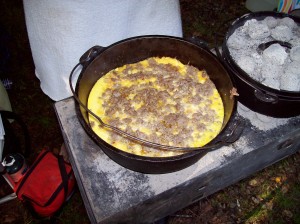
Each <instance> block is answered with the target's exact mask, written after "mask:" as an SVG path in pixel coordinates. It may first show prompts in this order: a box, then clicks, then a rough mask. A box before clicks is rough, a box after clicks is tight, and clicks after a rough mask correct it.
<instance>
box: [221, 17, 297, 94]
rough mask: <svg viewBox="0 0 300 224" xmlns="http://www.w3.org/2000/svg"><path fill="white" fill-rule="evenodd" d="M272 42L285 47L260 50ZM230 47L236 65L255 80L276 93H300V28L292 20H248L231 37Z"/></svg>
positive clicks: (268, 47)
mask: <svg viewBox="0 0 300 224" xmlns="http://www.w3.org/2000/svg"><path fill="white" fill-rule="evenodd" d="M271 41H280V42H285V43H286V44H285V45H284V46H282V45H280V44H279V43H273V44H271V45H270V46H267V45H266V46H267V47H266V48H265V49H261V48H259V45H260V44H264V43H269V42H271ZM286 45H290V47H287V46H286ZM227 47H228V49H229V52H230V55H231V57H232V58H233V60H234V61H235V62H236V63H237V65H238V66H239V67H240V68H241V69H243V70H244V71H245V73H246V74H248V75H249V76H250V77H251V78H253V79H254V80H256V81H258V82H260V83H262V84H263V85H265V86H268V87H271V88H273V89H277V90H287V91H294V92H298V91H300V68H299V65H298V64H300V26H299V25H298V24H297V23H296V22H295V21H294V20H293V19H291V18H289V17H285V18H274V17H271V16H268V17H266V18H264V19H263V20H256V19H251V20H248V21H246V22H245V24H244V25H243V26H240V27H238V28H237V29H236V30H235V31H234V33H233V34H232V35H231V36H230V37H229V38H228V41H227Z"/></svg>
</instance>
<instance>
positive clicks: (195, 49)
mask: <svg viewBox="0 0 300 224" xmlns="http://www.w3.org/2000/svg"><path fill="white" fill-rule="evenodd" d="M88 52H89V51H88ZM153 56H158V57H161V56H169V57H173V58H177V59H178V60H180V61H181V62H182V63H184V64H191V65H193V66H195V67H197V68H198V69H200V70H202V69H205V70H206V71H207V73H208V75H209V76H210V79H211V80H212V81H213V82H214V84H215V85H216V87H217V89H218V91H219V93H220V96H221V98H222V101H223V104H224V109H225V115H224V122H223V126H222V132H221V133H220V134H219V136H217V137H218V138H219V137H221V136H222V135H225V133H226V129H227V126H229V125H228V124H229V123H230V121H232V120H233V119H232V115H233V114H235V111H236V100H235V98H234V97H232V96H230V90H231V89H232V88H233V83H232V81H231V78H230V76H229V74H228V72H227V71H226V69H225V68H224V67H223V65H222V64H221V63H220V62H219V60H218V59H217V58H216V57H215V56H214V55H213V54H212V53H211V52H210V51H208V50H207V49H204V48H202V47H200V46H198V45H196V44H193V43H191V42H189V41H186V40H183V39H181V38H176V37H169V36H141V37H135V38H129V39H126V40H123V41H120V42H117V43H115V44H113V45H111V46H109V47H107V48H104V49H103V48H102V49H101V50H100V51H99V54H98V55H97V56H95V57H94V58H95V59H94V60H92V61H88V62H86V61H85V63H86V64H85V66H84V67H83V70H82V71H81V73H80V75H79V78H78V81H77V84H76V90H75V92H76V95H77V96H78V99H79V100H80V101H81V102H82V103H83V104H85V105H86V104H87V100H88V96H89V93H90V90H91V89H92V87H93V86H94V84H95V82H96V81H97V80H98V79H99V78H100V77H102V76H103V75H105V74H106V73H107V72H109V71H110V70H111V69H114V68H116V67H120V66H122V65H124V64H130V63H135V62H138V61H141V60H144V59H146V58H149V57H153ZM81 59H83V58H81ZM75 108H76V113H77V116H78V118H79V121H80V123H81V125H82V126H83V127H84V129H85V131H86V132H87V133H88V134H89V135H90V136H91V137H92V139H93V140H94V141H95V142H96V143H97V144H98V145H99V146H100V147H101V148H102V150H103V151H104V152H105V153H106V154H107V155H108V156H109V157H110V158H111V159H113V160H114V161H116V162H117V163H119V164H120V165H122V166H124V167H126V168H129V169H131V170H134V171H138V172H142V173H157V174H158V173H168V172H174V171H177V170H180V169H183V168H185V167H187V166H189V165H192V164H193V163H195V162H196V161H198V160H199V158H201V157H202V156H204V155H205V154H206V153H207V152H206V151H204V152H203V151H193V152H188V153H184V154H182V155H179V156H172V157H167V158H153V157H144V156H137V155H133V154H130V153H127V152H123V151H121V150H119V149H116V148H114V147H112V146H111V145H109V144H107V143H106V142H104V141H103V140H102V139H101V138H99V137H98V136H97V135H96V134H95V133H94V132H93V131H92V129H91V128H90V126H89V121H88V113H87V112H86V110H85V109H84V108H83V107H82V106H80V105H79V104H78V103H76V104H75ZM235 135H236V136H238V134H235ZM218 138H216V139H218Z"/></svg>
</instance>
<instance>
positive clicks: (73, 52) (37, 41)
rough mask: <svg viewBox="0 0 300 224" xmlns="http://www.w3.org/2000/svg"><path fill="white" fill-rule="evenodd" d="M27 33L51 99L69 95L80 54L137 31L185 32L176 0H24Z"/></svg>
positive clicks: (138, 32) (139, 33) (134, 34)
mask: <svg viewBox="0 0 300 224" xmlns="http://www.w3.org/2000/svg"><path fill="white" fill-rule="evenodd" d="M23 4H24V11H25V19H26V26H27V31H28V37H29V42H30V47H31V52H32V56H33V61H34V64H35V73H36V76H37V77H38V78H39V79H40V82H41V88H42V90H43V92H44V93H45V94H47V95H48V96H49V97H50V98H52V99H53V100H55V101H57V100H61V99H64V98H66V97H69V96H71V92H70V87H69V83H68V79H69V74H70V72H71V70H72V68H73V67H74V66H75V65H76V64H77V63H78V61H79V58H80V56H81V55H82V54H83V53H84V52H85V51H86V50H88V49H89V48H90V47H92V46H95V45H100V46H103V47H105V46H108V45H110V44H112V43H114V42H116V41H119V40H122V39H125V38H128V37H133V36H139V35H148V34H153V35H155V34H160V35H171V36H179V37H181V36H182V26H181V16H180V5H179V1H178V0H87V1H85V0H51V1H49V0H24V1H23Z"/></svg>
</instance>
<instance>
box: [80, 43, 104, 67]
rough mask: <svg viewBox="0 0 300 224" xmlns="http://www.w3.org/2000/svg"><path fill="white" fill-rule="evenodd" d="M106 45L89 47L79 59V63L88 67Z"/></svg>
mask: <svg viewBox="0 0 300 224" xmlns="http://www.w3.org/2000/svg"><path fill="white" fill-rule="evenodd" d="M104 49H105V47H101V46H97V45H96V46H94V47H91V48H90V49H88V50H87V51H86V52H85V53H84V54H83V55H82V56H81V57H80V59H79V63H80V64H81V65H82V66H83V67H87V66H88V65H89V64H90V63H91V62H92V61H93V60H94V59H95V58H96V57H97V56H98V55H99V54H100V53H101V52H102V51H103V50H104Z"/></svg>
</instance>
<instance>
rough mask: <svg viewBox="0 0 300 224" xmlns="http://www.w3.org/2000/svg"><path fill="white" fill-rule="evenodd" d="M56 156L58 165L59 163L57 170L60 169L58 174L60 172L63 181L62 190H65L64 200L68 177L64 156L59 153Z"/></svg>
mask: <svg viewBox="0 0 300 224" xmlns="http://www.w3.org/2000/svg"><path fill="white" fill-rule="evenodd" d="M57 158H58V165H59V170H60V174H61V179H62V182H63V187H64V191H65V197H64V201H66V199H67V196H68V179H69V178H68V173H67V170H66V166H65V161H64V158H63V157H62V156H61V155H58V157H57Z"/></svg>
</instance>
